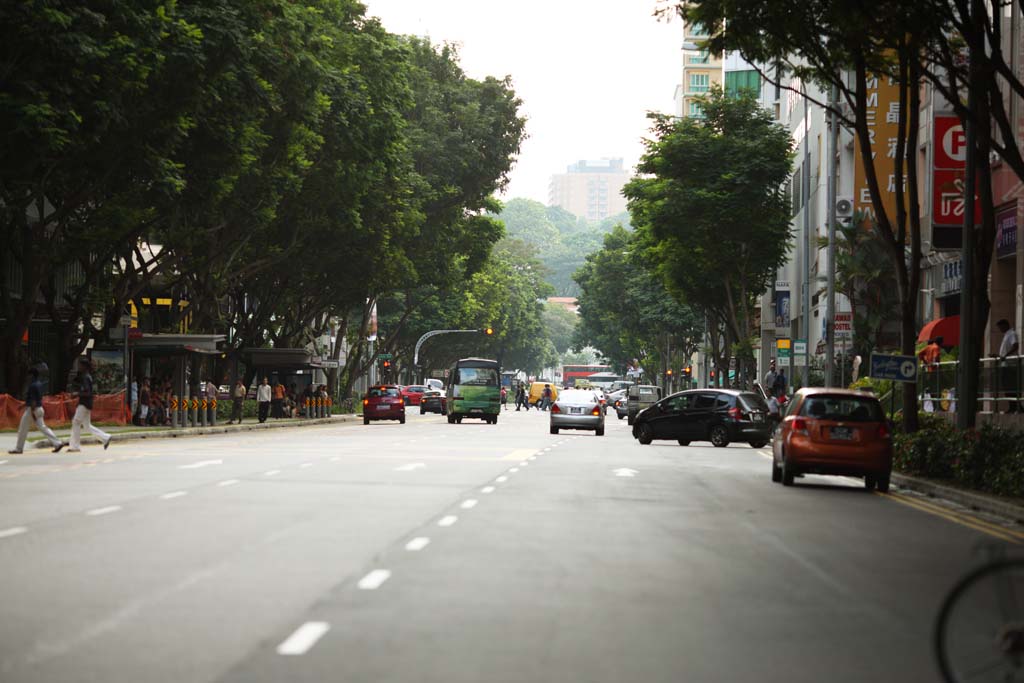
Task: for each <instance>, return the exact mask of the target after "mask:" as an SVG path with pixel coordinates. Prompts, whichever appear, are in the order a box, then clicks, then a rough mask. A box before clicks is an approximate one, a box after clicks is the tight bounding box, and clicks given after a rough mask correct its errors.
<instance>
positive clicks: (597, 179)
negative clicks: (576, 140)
mask: <svg viewBox="0 0 1024 683" xmlns="http://www.w3.org/2000/svg"><path fill="white" fill-rule="evenodd" d="M628 181H629V171H628V170H626V169H625V168H623V164H622V159H621V158H619V159H597V160H583V161H578V162H576V163H575V164H571V165H570V166H569V167H568V168H567V169H566V172H565V173H557V174H555V175H553V176H551V183H550V185H549V186H548V205H549V206H558V207H561V208H563V209H565V210H566V211H568V212H569V213H572V214H575V215H576V216H579V217H581V218H586V219H587V220H589V221H601V220H604V219H605V218H608V217H610V216H615V215H618V214H620V213H623V212H625V211H626V198H625V197H624V196H622V187H623V186H624V185H625V184H626V183H627V182H628Z"/></svg>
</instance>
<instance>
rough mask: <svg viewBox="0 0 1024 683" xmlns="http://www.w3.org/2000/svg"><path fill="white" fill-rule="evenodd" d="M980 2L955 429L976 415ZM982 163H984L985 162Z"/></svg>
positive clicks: (970, 82) (968, 123)
mask: <svg viewBox="0 0 1024 683" xmlns="http://www.w3.org/2000/svg"><path fill="white" fill-rule="evenodd" d="M980 4H981V3H980V2H978V1H977V0H972V1H971V16H970V21H969V23H968V26H969V30H970V35H969V37H968V40H967V55H968V56H967V59H968V74H969V77H968V79H967V119H966V120H965V121H964V127H965V130H964V134H965V137H966V143H967V155H966V156H967V159H966V162H965V164H964V172H965V176H966V177H965V178H964V227H963V233H962V234H961V236H960V263H961V266H962V268H963V280H962V281H961V285H960V364H959V367H958V370H959V373H958V374H959V375H960V376H959V377H958V380H959V381H958V382H957V394H958V396H957V410H956V426H957V428H959V429H971V428H973V427H974V424H975V420H976V413H977V412H978V349H977V345H976V344H975V343H974V316H975V315H977V312H976V311H975V310H974V287H975V286H974V188H975V186H976V182H975V181H976V177H977V170H978V159H977V156H978V155H977V150H976V149H975V148H976V147H977V139H976V137H977V130H976V126H975V125H974V120H973V117H974V111H975V108H976V107H977V98H976V97H975V95H974V88H975V85H974V84H975V83H976V82H977V77H978V60H977V59H975V54H974V53H975V49H976V48H977V36H978V29H977V26H976V25H977V22H978V21H980V20H981V17H982V16H983V15H982V13H981V12H982V11H983V10H982V9H981V8H980V7H979V5H980ZM985 161H986V163H987V162H988V160H987V159H986V160H985Z"/></svg>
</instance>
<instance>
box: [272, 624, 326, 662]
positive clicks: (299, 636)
mask: <svg viewBox="0 0 1024 683" xmlns="http://www.w3.org/2000/svg"><path fill="white" fill-rule="evenodd" d="M329 630H331V625H330V624H328V623H327V622H326V621H307V622H306V623H305V624H303V625H302V626H300V627H298V628H297V629H295V633H293V634H291V635H290V636H288V637H287V638H286V639H285V640H284V642H282V643H281V644H280V645H278V646H277V654H279V655H304V654H306V653H307V652H309V649H310V648H311V647H313V646H314V645H316V643H317V641H318V640H320V639H321V638H322V637H323V635H324V634H325V633H327V632H328V631H329Z"/></svg>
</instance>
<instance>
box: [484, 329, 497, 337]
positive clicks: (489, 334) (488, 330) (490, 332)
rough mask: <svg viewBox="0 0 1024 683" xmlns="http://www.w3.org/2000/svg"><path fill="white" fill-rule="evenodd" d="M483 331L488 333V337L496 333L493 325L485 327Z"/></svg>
mask: <svg viewBox="0 0 1024 683" xmlns="http://www.w3.org/2000/svg"><path fill="white" fill-rule="evenodd" d="M482 331H483V333H484V334H486V335H487V336H488V337H490V336H491V335H493V334H494V328H493V327H485V328H484V329H483V330H482Z"/></svg>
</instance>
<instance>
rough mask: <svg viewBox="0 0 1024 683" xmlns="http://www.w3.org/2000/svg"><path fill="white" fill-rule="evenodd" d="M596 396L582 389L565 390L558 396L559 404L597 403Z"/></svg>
mask: <svg viewBox="0 0 1024 683" xmlns="http://www.w3.org/2000/svg"><path fill="white" fill-rule="evenodd" d="M597 401H598V398H597V395H596V394H594V392H592V391H584V390H582V389H566V390H565V391H563V392H562V393H560V394H559V395H558V402H559V403H597Z"/></svg>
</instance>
